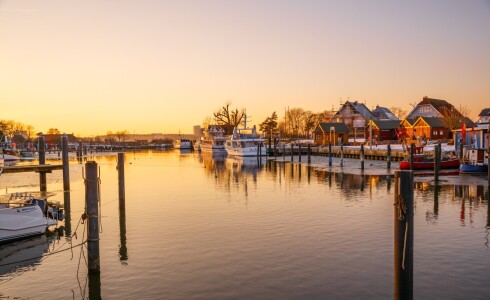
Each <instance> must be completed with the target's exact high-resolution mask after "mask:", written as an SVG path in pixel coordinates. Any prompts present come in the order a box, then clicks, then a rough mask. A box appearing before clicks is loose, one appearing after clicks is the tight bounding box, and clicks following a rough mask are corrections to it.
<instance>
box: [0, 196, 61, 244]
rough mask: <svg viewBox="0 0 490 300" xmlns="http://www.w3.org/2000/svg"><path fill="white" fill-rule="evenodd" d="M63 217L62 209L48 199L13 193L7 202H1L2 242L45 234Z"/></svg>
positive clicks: (0, 234)
mask: <svg viewBox="0 0 490 300" xmlns="http://www.w3.org/2000/svg"><path fill="white" fill-rule="evenodd" d="M19 198H20V200H21V202H18V199H19ZM14 200H17V201H14ZM63 218H64V216H63V211H62V209H60V208H59V207H51V206H49V205H48V202H47V201H46V199H36V198H33V197H32V196H27V194H25V195H24V196H22V195H20V196H19V194H16V195H15V196H14V195H13V194H12V195H11V197H10V199H9V200H8V202H7V203H0V243H4V242H10V241H13V240H18V239H22V238H26V237H30V236H34V235H40V234H43V233H44V232H45V231H46V229H47V228H48V227H49V226H52V225H56V224H57V222H58V220H62V219H63Z"/></svg>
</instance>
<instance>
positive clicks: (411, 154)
mask: <svg viewBox="0 0 490 300" xmlns="http://www.w3.org/2000/svg"><path fill="white" fill-rule="evenodd" d="M414 151H415V144H414V143H411V144H410V170H413V152H414Z"/></svg>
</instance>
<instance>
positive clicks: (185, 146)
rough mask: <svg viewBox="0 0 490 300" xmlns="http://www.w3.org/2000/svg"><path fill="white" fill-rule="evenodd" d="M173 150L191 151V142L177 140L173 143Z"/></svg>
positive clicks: (182, 139)
mask: <svg viewBox="0 0 490 300" xmlns="http://www.w3.org/2000/svg"><path fill="white" fill-rule="evenodd" d="M174 148H175V149H180V150H191V148H192V142H191V140H189V139H184V138H179V139H176V140H175V141H174Z"/></svg>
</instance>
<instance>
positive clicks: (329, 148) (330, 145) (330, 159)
mask: <svg viewBox="0 0 490 300" xmlns="http://www.w3.org/2000/svg"><path fill="white" fill-rule="evenodd" d="M332 162H333V161H332V143H328V166H329V167H331V166H332Z"/></svg>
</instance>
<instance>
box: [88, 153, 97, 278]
mask: <svg viewBox="0 0 490 300" xmlns="http://www.w3.org/2000/svg"><path fill="white" fill-rule="evenodd" d="M85 181H86V183H85V186H86V188H85V201H86V207H87V212H86V213H87V254H88V255H87V257H88V270H89V273H98V272H100V258H99V206H98V204H99V176H98V170H97V163H96V162H95V161H88V162H87V163H85Z"/></svg>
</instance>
